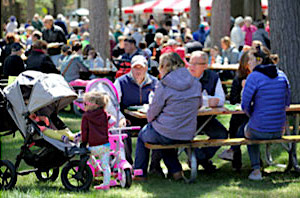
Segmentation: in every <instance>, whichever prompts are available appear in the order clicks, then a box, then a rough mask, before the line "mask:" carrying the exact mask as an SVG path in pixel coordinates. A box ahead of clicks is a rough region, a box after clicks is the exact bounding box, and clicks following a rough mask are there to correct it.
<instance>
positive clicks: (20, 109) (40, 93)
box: [4, 71, 77, 136]
mask: <svg viewBox="0 0 300 198" xmlns="http://www.w3.org/2000/svg"><path fill="white" fill-rule="evenodd" d="M22 87H30V89H27V90H28V91H29V93H24V89H23V90H22ZM4 94H5V96H6V98H7V100H8V101H9V103H10V104H11V108H9V109H8V112H9V113H10V115H11V116H12V118H13V120H14V121H15V123H16V124H17V126H18V128H19V129H20V130H21V132H22V133H23V135H25V136H26V122H25V119H24V114H26V113H33V112H36V111H38V110H39V109H41V108H43V107H48V106H51V110H52V111H53V112H57V113H58V112H59V110H61V109H62V108H64V107H65V106H67V105H68V104H70V103H71V102H72V101H73V100H75V99H76V98H77V94H76V93H75V92H74V91H73V90H72V89H71V88H70V86H69V85H68V83H67V82H66V81H65V79H64V78H63V76H61V75H59V74H44V73H41V72H38V71H25V72H23V73H21V74H20V75H19V76H18V77H17V78H16V80H15V81H14V82H13V83H12V84H10V85H9V86H7V87H5V89H4ZM24 95H27V96H28V101H27V102H26V103H27V105H26V104H25V101H24Z"/></svg>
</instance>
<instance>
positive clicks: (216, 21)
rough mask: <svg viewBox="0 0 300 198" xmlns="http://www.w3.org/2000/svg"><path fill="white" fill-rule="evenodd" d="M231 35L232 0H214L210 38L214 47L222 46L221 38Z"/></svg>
mask: <svg viewBox="0 0 300 198" xmlns="http://www.w3.org/2000/svg"><path fill="white" fill-rule="evenodd" d="M229 34H230V0H213V2H212V15H211V32H210V38H211V42H212V45H217V46H218V47H220V46H221V44H220V42H221V38H222V37H224V36H229Z"/></svg>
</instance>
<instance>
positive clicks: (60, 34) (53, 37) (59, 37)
mask: <svg viewBox="0 0 300 198" xmlns="http://www.w3.org/2000/svg"><path fill="white" fill-rule="evenodd" d="M42 34H43V36H42V38H43V40H45V41H47V43H48V54H49V55H50V57H51V59H52V61H53V63H54V64H55V65H56V66H57V65H58V59H59V56H60V52H61V47H62V46H63V44H66V43H67V40H66V35H65V33H64V31H63V30H62V28H61V27H59V26H57V25H54V19H53V17H52V16H51V15H46V16H45V17H44V30H43V31H42Z"/></svg>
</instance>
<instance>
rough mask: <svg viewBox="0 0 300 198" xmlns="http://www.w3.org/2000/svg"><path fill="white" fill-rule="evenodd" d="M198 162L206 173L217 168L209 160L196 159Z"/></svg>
mask: <svg viewBox="0 0 300 198" xmlns="http://www.w3.org/2000/svg"><path fill="white" fill-rule="evenodd" d="M198 164H200V165H201V166H202V167H203V168H204V171H205V172H206V173H213V172H215V171H216V170H217V167H216V166H215V165H214V164H213V162H212V161H211V160H201V161H198Z"/></svg>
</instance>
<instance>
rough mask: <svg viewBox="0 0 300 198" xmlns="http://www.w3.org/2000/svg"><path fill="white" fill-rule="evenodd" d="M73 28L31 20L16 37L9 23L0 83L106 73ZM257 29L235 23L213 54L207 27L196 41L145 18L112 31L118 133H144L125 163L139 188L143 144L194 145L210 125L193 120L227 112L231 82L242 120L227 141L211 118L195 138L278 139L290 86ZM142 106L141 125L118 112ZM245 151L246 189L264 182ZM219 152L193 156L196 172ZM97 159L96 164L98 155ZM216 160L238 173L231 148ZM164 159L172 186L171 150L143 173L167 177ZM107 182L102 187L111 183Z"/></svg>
mask: <svg viewBox="0 0 300 198" xmlns="http://www.w3.org/2000/svg"><path fill="white" fill-rule="evenodd" d="M80 24H81V26H80V27H73V28H72V30H71V31H70V29H69V28H68V25H67V23H66V21H64V17H63V16H62V15H59V16H57V19H54V18H53V17H52V16H50V15H46V16H45V17H44V18H43V20H41V19H40V17H39V16H38V15H37V14H36V15H35V16H34V18H33V19H32V21H31V24H25V26H24V28H25V30H26V31H23V32H22V31H21V30H20V29H21V28H17V27H18V24H17V22H16V18H15V17H10V19H9V22H8V23H7V25H6V36H5V39H4V40H3V42H2V43H1V49H2V51H1V63H2V65H3V76H4V77H8V76H17V75H18V74H19V73H21V72H22V71H25V70H37V71H41V72H45V73H60V74H61V75H63V76H64V77H65V79H66V81H68V82H71V81H73V80H75V79H78V78H80V75H79V73H80V71H88V70H89V68H101V67H104V61H103V59H102V58H101V55H100V54H99V53H98V52H96V51H95V49H94V48H93V46H92V45H91V43H90V42H89V33H88V29H89V19H88V18H85V17H84V18H83V19H82V21H81V22H80ZM158 24H159V25H158ZM256 24H257V26H255V25H254V24H253V21H252V18H251V17H249V16H247V17H245V18H243V17H241V16H239V17H237V18H236V19H235V22H234V26H233V27H232V29H231V34H230V37H229V36H225V37H223V38H222V39H221V41H220V43H221V48H220V49H219V47H218V46H211V42H210V30H209V25H208V23H201V24H200V25H199V29H198V30H197V31H195V32H191V30H190V28H189V26H188V22H187V21H185V20H182V21H180V17H179V16H177V15H174V16H173V17H170V18H166V20H165V21H164V22H161V23H158V22H157V21H156V20H155V18H154V17H153V16H151V17H150V18H149V20H148V22H147V24H144V25H143V26H138V25H137V24H135V22H134V20H133V18H132V17H129V18H128V20H127V21H126V22H125V23H123V21H122V20H119V22H118V23H117V24H116V26H115V27H114V28H111V30H110V33H109V34H110V41H111V42H110V44H111V46H110V48H111V59H121V60H125V61H126V62H127V63H128V66H129V70H127V71H126V72H124V73H122V74H120V77H118V78H116V79H115V83H114V85H115V86H116V89H117V92H118V94H119V96H120V98H121V102H120V107H121V109H120V110H121V113H122V115H121V120H120V126H126V125H140V126H144V128H143V129H142V130H141V131H140V132H139V135H138V140H137V146H136V151H135V152H136V154H135V160H133V159H132V157H131V155H132V143H131V137H130V133H128V135H129V137H128V138H127V139H126V140H125V150H126V159H127V160H128V162H129V163H131V164H134V168H136V169H142V170H143V175H142V176H140V177H136V179H137V180H139V179H140V180H145V179H146V178H147V172H148V161H149V150H148V149H147V148H146V147H145V146H144V143H145V142H151V143H161V144H174V143H182V142H187V141H190V140H192V139H193V138H194V135H195V131H196V129H197V128H198V127H200V126H201V125H203V123H205V122H206V120H207V117H205V116H199V117H197V112H198V109H199V108H200V107H201V106H205V107H211V108H213V107H221V106H223V105H224V103H225V100H226V94H227V90H226V89H224V87H222V83H221V82H222V81H223V80H226V79H233V84H232V87H231V91H230V93H229V94H228V98H227V99H229V100H230V103H231V104H238V103H241V104H242V108H243V110H244V111H245V113H246V115H234V116H232V118H231V120H230V127H229V131H228V130H227V129H226V128H225V127H224V126H223V125H222V124H221V123H220V122H219V121H218V120H217V119H216V118H212V119H211V120H210V121H209V122H208V123H206V125H205V127H204V128H203V130H202V131H201V133H203V134H206V135H207V136H209V138H212V139H226V138H227V137H228V134H229V135H230V137H246V138H249V139H263V138H266V139H274V138H280V137H281V134H282V131H283V126H284V124H285V108H286V107H287V106H288V105H289V83H288V80H287V78H286V76H285V75H284V73H283V72H282V71H280V70H279V69H278V68H277V67H276V63H277V62H278V61H279V59H278V56H276V55H271V54H270V51H269V49H268V48H270V39H269V32H267V30H269V28H266V29H265V27H264V24H265V23H264V22H263V21H259V22H258V23H256ZM26 25H27V26H26ZM22 49H23V50H24V51H25V53H23V54H22ZM215 63H217V64H239V69H238V71H237V72H236V74H235V73H234V72H232V71H218V72H215V71H212V70H209V69H208V65H210V64H215ZM155 69H156V70H155ZM268 90H269V91H268ZM153 95H154V96H153ZM273 96H274V97H273ZM270 98H271V99H270ZM143 104H150V105H149V110H148V112H147V120H140V119H137V118H134V117H132V116H128V115H126V114H125V112H124V111H125V109H127V108H128V107H130V106H135V105H143ZM97 105H98V106H99V104H97ZM87 106H88V105H87ZM98 106H97V107H98ZM103 106H105V105H101V108H104V107H103ZM96 109H97V108H96ZM93 110H94V108H92V110H90V111H93ZM261 112H264V113H261ZM88 114H91V115H92V113H88ZM266 126H269V127H266ZM106 128H107V127H106ZM105 130H107V129H105ZM83 131H84V130H83ZM106 138H107V137H106ZM85 141H87V140H85ZM106 143H107V140H106V141H104V142H101V141H100V143H99V144H97V145H94V146H95V148H96V147H97V148H98V146H99V145H102V144H103V145H105V144H106ZM92 146H93V145H92ZM99 148H100V147H99ZM101 148H102V147H101ZM103 148H105V149H106V148H107V147H105V146H104V147H103ZM248 148H249V155H250V160H251V165H252V168H253V172H252V173H251V174H250V175H249V179H253V180H261V179H262V176H261V172H260V165H259V147H258V146H257V145H250V146H249V147H248ZM218 149H219V147H208V148H201V149H196V158H197V162H198V164H199V165H201V166H202V167H203V168H204V170H205V171H207V172H210V173H211V172H214V171H215V170H216V166H215V165H214V164H213V162H212V161H211V158H212V157H213V156H214V155H215V153H216V152H217V150H218ZM95 153H96V154H97V155H99V152H98V151H97V152H96V151H95ZM219 157H220V158H222V159H225V160H230V161H232V166H233V168H235V169H238V170H239V169H240V168H241V165H242V163H241V151H240V148H239V147H238V146H235V147H232V148H230V149H228V150H225V151H223V152H222V153H221V154H220V155H219ZM161 159H163V160H164V162H165V164H166V166H167V168H168V173H169V175H170V176H172V177H173V178H174V179H175V180H178V179H181V178H183V177H184V175H183V172H182V167H181V164H180V163H179V161H178V159H177V153H176V151H175V150H172V149H171V150H165V151H153V152H152V157H151V165H150V171H149V172H150V173H154V174H155V173H158V174H160V175H162V176H164V172H163V171H162V169H161V167H160V160H161ZM105 174H108V173H105ZM105 182H106V184H105V185H107V183H108V181H105Z"/></svg>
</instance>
